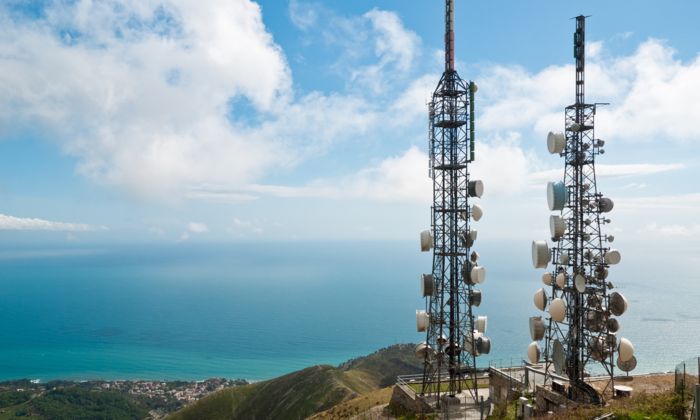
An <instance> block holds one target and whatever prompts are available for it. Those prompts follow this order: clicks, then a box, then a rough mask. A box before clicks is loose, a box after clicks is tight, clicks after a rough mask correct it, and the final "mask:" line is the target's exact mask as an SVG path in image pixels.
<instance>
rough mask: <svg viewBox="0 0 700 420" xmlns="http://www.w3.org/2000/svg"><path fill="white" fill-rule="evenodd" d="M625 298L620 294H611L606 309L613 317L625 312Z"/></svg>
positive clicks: (626, 304)
mask: <svg viewBox="0 0 700 420" xmlns="http://www.w3.org/2000/svg"><path fill="white" fill-rule="evenodd" d="M627 306H628V303H627V298H625V296H624V295H623V294H622V293H618V292H612V293H611V294H610V298H609V299H608V309H610V312H611V313H612V314H613V315H615V316H620V315H622V314H624V313H625V311H627Z"/></svg>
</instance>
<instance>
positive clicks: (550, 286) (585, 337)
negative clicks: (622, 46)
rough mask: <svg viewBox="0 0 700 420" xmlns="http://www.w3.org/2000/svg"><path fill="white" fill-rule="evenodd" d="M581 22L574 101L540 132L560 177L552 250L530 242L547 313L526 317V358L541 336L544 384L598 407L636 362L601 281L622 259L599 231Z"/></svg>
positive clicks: (535, 357) (603, 205) (580, 23)
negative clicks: (558, 383)
mask: <svg viewBox="0 0 700 420" xmlns="http://www.w3.org/2000/svg"><path fill="white" fill-rule="evenodd" d="M585 25H586V18H585V17H584V16H577V17H576V31H575V32H574V50H573V51H574V58H575V59H576V102H575V103H574V104H573V105H569V106H567V107H566V109H565V117H564V126H565V131H564V133H552V132H550V133H549V135H548V136H547V147H548V149H549V152H550V153H552V154H554V155H558V156H560V157H562V158H564V179H563V181H556V182H550V183H549V184H548V185H547V202H548V205H549V209H550V210H551V211H553V212H557V214H553V215H551V216H550V218H549V227H550V231H551V240H552V242H553V246H552V249H551V250H550V248H549V246H548V244H547V241H534V242H533V243H532V261H533V265H534V267H535V268H544V269H547V266H548V265H549V263H550V261H551V262H552V265H553V267H551V268H550V269H549V270H547V271H546V272H545V273H544V275H543V276H542V281H543V283H544V284H545V287H544V288H541V289H539V290H538V291H537V292H536V293H535V296H534V303H535V306H536V307H537V309H539V310H541V311H547V312H548V316H547V317H546V318H544V319H543V317H541V316H538V317H531V318H530V335H531V337H532V339H533V342H532V343H531V344H530V345H529V347H528V358H529V360H530V362H531V363H533V364H538V363H540V359H541V356H542V350H541V349H540V346H539V344H538V341H541V340H544V354H543V356H544V357H543V364H544V374H545V384H549V385H551V384H552V381H553V380H559V379H564V380H567V379H568V383H569V386H568V389H566V393H567V394H568V397H569V398H570V399H571V400H574V401H578V402H583V403H593V404H598V403H601V401H602V400H601V398H602V399H604V398H605V396H606V395H608V393H612V392H613V387H614V378H615V376H614V369H615V364H616V363H617V367H618V368H620V369H621V370H622V371H626V372H629V371H631V370H632V369H634V367H635V366H636V363H637V361H636V359H635V357H634V346H633V345H632V343H631V342H630V341H629V340H627V339H625V338H620V339H618V337H617V331H618V330H619V327H620V325H619V323H618V320H617V318H616V317H617V316H620V315H622V314H623V313H624V312H625V311H626V310H627V305H628V303H627V300H626V299H625V297H624V296H623V295H622V294H620V293H618V292H612V289H613V287H614V286H613V284H612V283H611V282H610V281H609V280H608V269H609V268H610V266H611V265H615V264H617V263H619V262H620V259H621V257H620V252H619V251H618V250H616V249H613V248H612V247H611V246H610V244H611V243H612V242H613V240H614V237H613V236H612V235H606V234H605V233H604V232H603V227H604V226H605V225H606V224H608V223H610V219H608V218H607V216H606V214H607V213H609V212H610V211H611V210H612V209H613V201H612V200H611V199H610V198H608V197H605V196H604V195H603V194H602V193H600V192H599V191H598V185H597V182H596V170H595V160H596V157H597V156H598V155H601V154H603V153H604V149H603V146H604V145H605V142H604V141H603V140H600V139H596V137H595V134H594V117H595V114H596V106H597V105H601V104H587V103H586V102H585V95H584V94H585V79H584V76H585ZM616 354H617V360H616V358H615V357H616ZM596 373H599V374H600V375H603V376H607V377H608V378H609V380H608V382H607V386H606V387H605V389H604V390H603V391H602V392H601V393H599V392H598V391H596V390H595V389H594V388H593V387H591V385H590V384H589V383H588V382H587V381H586V379H587V378H588V377H589V376H590V375H591V374H596ZM560 391H562V389H561V388H560Z"/></svg>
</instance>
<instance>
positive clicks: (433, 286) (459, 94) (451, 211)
mask: <svg viewBox="0 0 700 420" xmlns="http://www.w3.org/2000/svg"><path fill="white" fill-rule="evenodd" d="M445 22H446V30H445V71H444V73H443V75H442V77H441V79H440V82H439V83H438V86H437V88H436V89H435V91H434V93H433V96H432V100H431V101H430V103H429V125H430V130H429V136H430V177H431V179H432V181H433V205H432V209H431V210H432V230H431V231H424V232H423V233H422V234H421V248H422V250H423V251H429V250H430V249H431V248H433V270H432V274H424V275H423V276H422V277H421V282H422V290H423V296H424V297H426V301H427V302H426V305H427V308H426V311H417V324H418V331H419V332H420V331H425V332H426V341H425V342H423V343H421V344H419V346H418V348H417V349H416V354H417V355H418V357H420V358H421V359H424V369H423V384H422V389H421V394H422V395H435V396H436V398H437V401H438V403H439V402H440V397H441V393H442V394H443V395H447V396H452V397H454V396H455V395H456V394H458V393H460V392H462V391H463V390H468V391H469V392H470V393H471V395H472V397H473V398H474V401H476V400H477V398H478V395H477V393H478V388H477V383H476V357H477V356H478V355H479V354H483V353H488V352H489V350H490V341H489V339H488V338H487V337H485V336H484V335H483V333H484V332H485V329H486V317H478V318H476V317H475V315H474V312H473V308H474V307H475V306H478V305H479V304H480V302H481V292H480V291H479V290H477V289H476V288H475V287H474V286H475V285H477V284H479V283H481V282H483V281H484V278H485V270H484V268H483V267H481V266H479V265H478V254H477V253H476V252H472V245H473V243H474V241H475V240H476V231H475V230H473V229H472V228H471V226H470V224H471V221H472V219H474V220H478V219H480V218H481V215H482V210H481V208H480V207H479V206H478V205H476V204H474V205H470V204H469V200H470V198H472V197H480V196H481V194H482V192H483V184H482V182H481V181H471V180H470V176H469V163H470V162H472V161H473V160H474V93H475V92H476V90H477V88H476V85H475V84H474V83H473V82H466V81H464V80H462V79H461V78H460V77H459V74H458V73H457V71H456V70H455V63H454V62H455V60H454V4H453V0H446V9H445ZM445 384H447V385H446V386H445Z"/></svg>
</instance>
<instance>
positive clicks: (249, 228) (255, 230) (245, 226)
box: [228, 217, 264, 237]
mask: <svg viewBox="0 0 700 420" xmlns="http://www.w3.org/2000/svg"><path fill="white" fill-rule="evenodd" d="M228 230H229V232H231V233H234V234H237V235H238V236H241V237H244V236H246V235H247V234H249V233H252V234H254V235H262V234H263V232H264V230H263V228H262V226H261V225H260V223H258V222H257V221H250V220H243V219H239V218H238V217H234V218H233V224H232V226H231V227H230V228H229V229H228Z"/></svg>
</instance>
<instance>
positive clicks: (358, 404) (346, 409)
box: [309, 386, 394, 420]
mask: <svg viewBox="0 0 700 420" xmlns="http://www.w3.org/2000/svg"><path fill="white" fill-rule="evenodd" d="M393 390H394V387H393V386H389V387H386V388H382V389H379V390H376V391H371V392H368V393H367V394H363V395H360V396H359V397H357V398H353V399H351V400H348V401H344V402H342V403H340V404H338V405H336V406H334V407H332V408H331V409H329V410H326V411H322V412H320V413H316V414H314V415H313V416H311V417H310V418H309V420H320V419H324V420H336V419H346V418H348V417H352V416H357V415H360V414H361V413H366V412H367V411H368V410H370V409H371V408H373V407H376V406H378V405H383V404H388V403H389V401H390V400H391V394H392V392H393Z"/></svg>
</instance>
